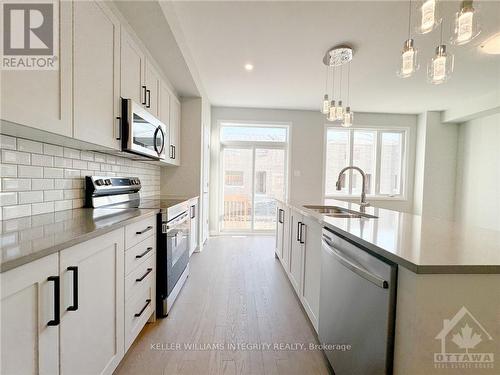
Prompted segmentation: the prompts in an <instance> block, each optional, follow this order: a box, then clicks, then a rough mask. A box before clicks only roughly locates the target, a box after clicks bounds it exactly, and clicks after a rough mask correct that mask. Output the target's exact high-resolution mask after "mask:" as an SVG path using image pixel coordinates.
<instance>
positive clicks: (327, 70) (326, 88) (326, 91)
mask: <svg viewBox="0 0 500 375" xmlns="http://www.w3.org/2000/svg"><path fill="white" fill-rule="evenodd" d="M329 67H330V66H329V64H328V65H327V66H326V82H325V94H327V95H328V76H329V74H328V72H329Z"/></svg>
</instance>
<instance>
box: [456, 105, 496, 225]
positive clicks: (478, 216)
mask: <svg viewBox="0 0 500 375" xmlns="http://www.w3.org/2000/svg"><path fill="white" fill-rule="evenodd" d="M457 164H458V168H457V189H456V200H455V202H456V205H455V210H456V219H457V220H459V221H462V222H463V223H466V224H471V225H475V226H479V227H483V228H489V229H494V230H500V114H498V113H497V114H494V115H490V116H485V117H481V118H478V119H474V120H471V121H468V122H466V123H463V124H461V125H459V137H458V162H457Z"/></svg>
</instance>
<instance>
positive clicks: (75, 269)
mask: <svg viewBox="0 0 500 375" xmlns="http://www.w3.org/2000/svg"><path fill="white" fill-rule="evenodd" d="M67 270H68V271H71V272H73V305H72V306H69V307H68V308H67V309H66V310H68V311H76V310H78V267H76V266H71V267H68V268H67Z"/></svg>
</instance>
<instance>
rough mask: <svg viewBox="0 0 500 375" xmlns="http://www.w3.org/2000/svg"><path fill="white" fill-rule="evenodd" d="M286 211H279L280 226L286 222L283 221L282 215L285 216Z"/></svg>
mask: <svg viewBox="0 0 500 375" xmlns="http://www.w3.org/2000/svg"><path fill="white" fill-rule="evenodd" d="M284 213H285V211H283V210H282V209H281V208H279V209H278V222H279V223H280V224H283V222H284V220H283V216H284V215H281V214H284Z"/></svg>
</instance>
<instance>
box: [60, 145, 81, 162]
mask: <svg viewBox="0 0 500 375" xmlns="http://www.w3.org/2000/svg"><path fill="white" fill-rule="evenodd" d="M64 157H65V158H70V159H80V151H79V150H75V149H74V148H68V147H64Z"/></svg>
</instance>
